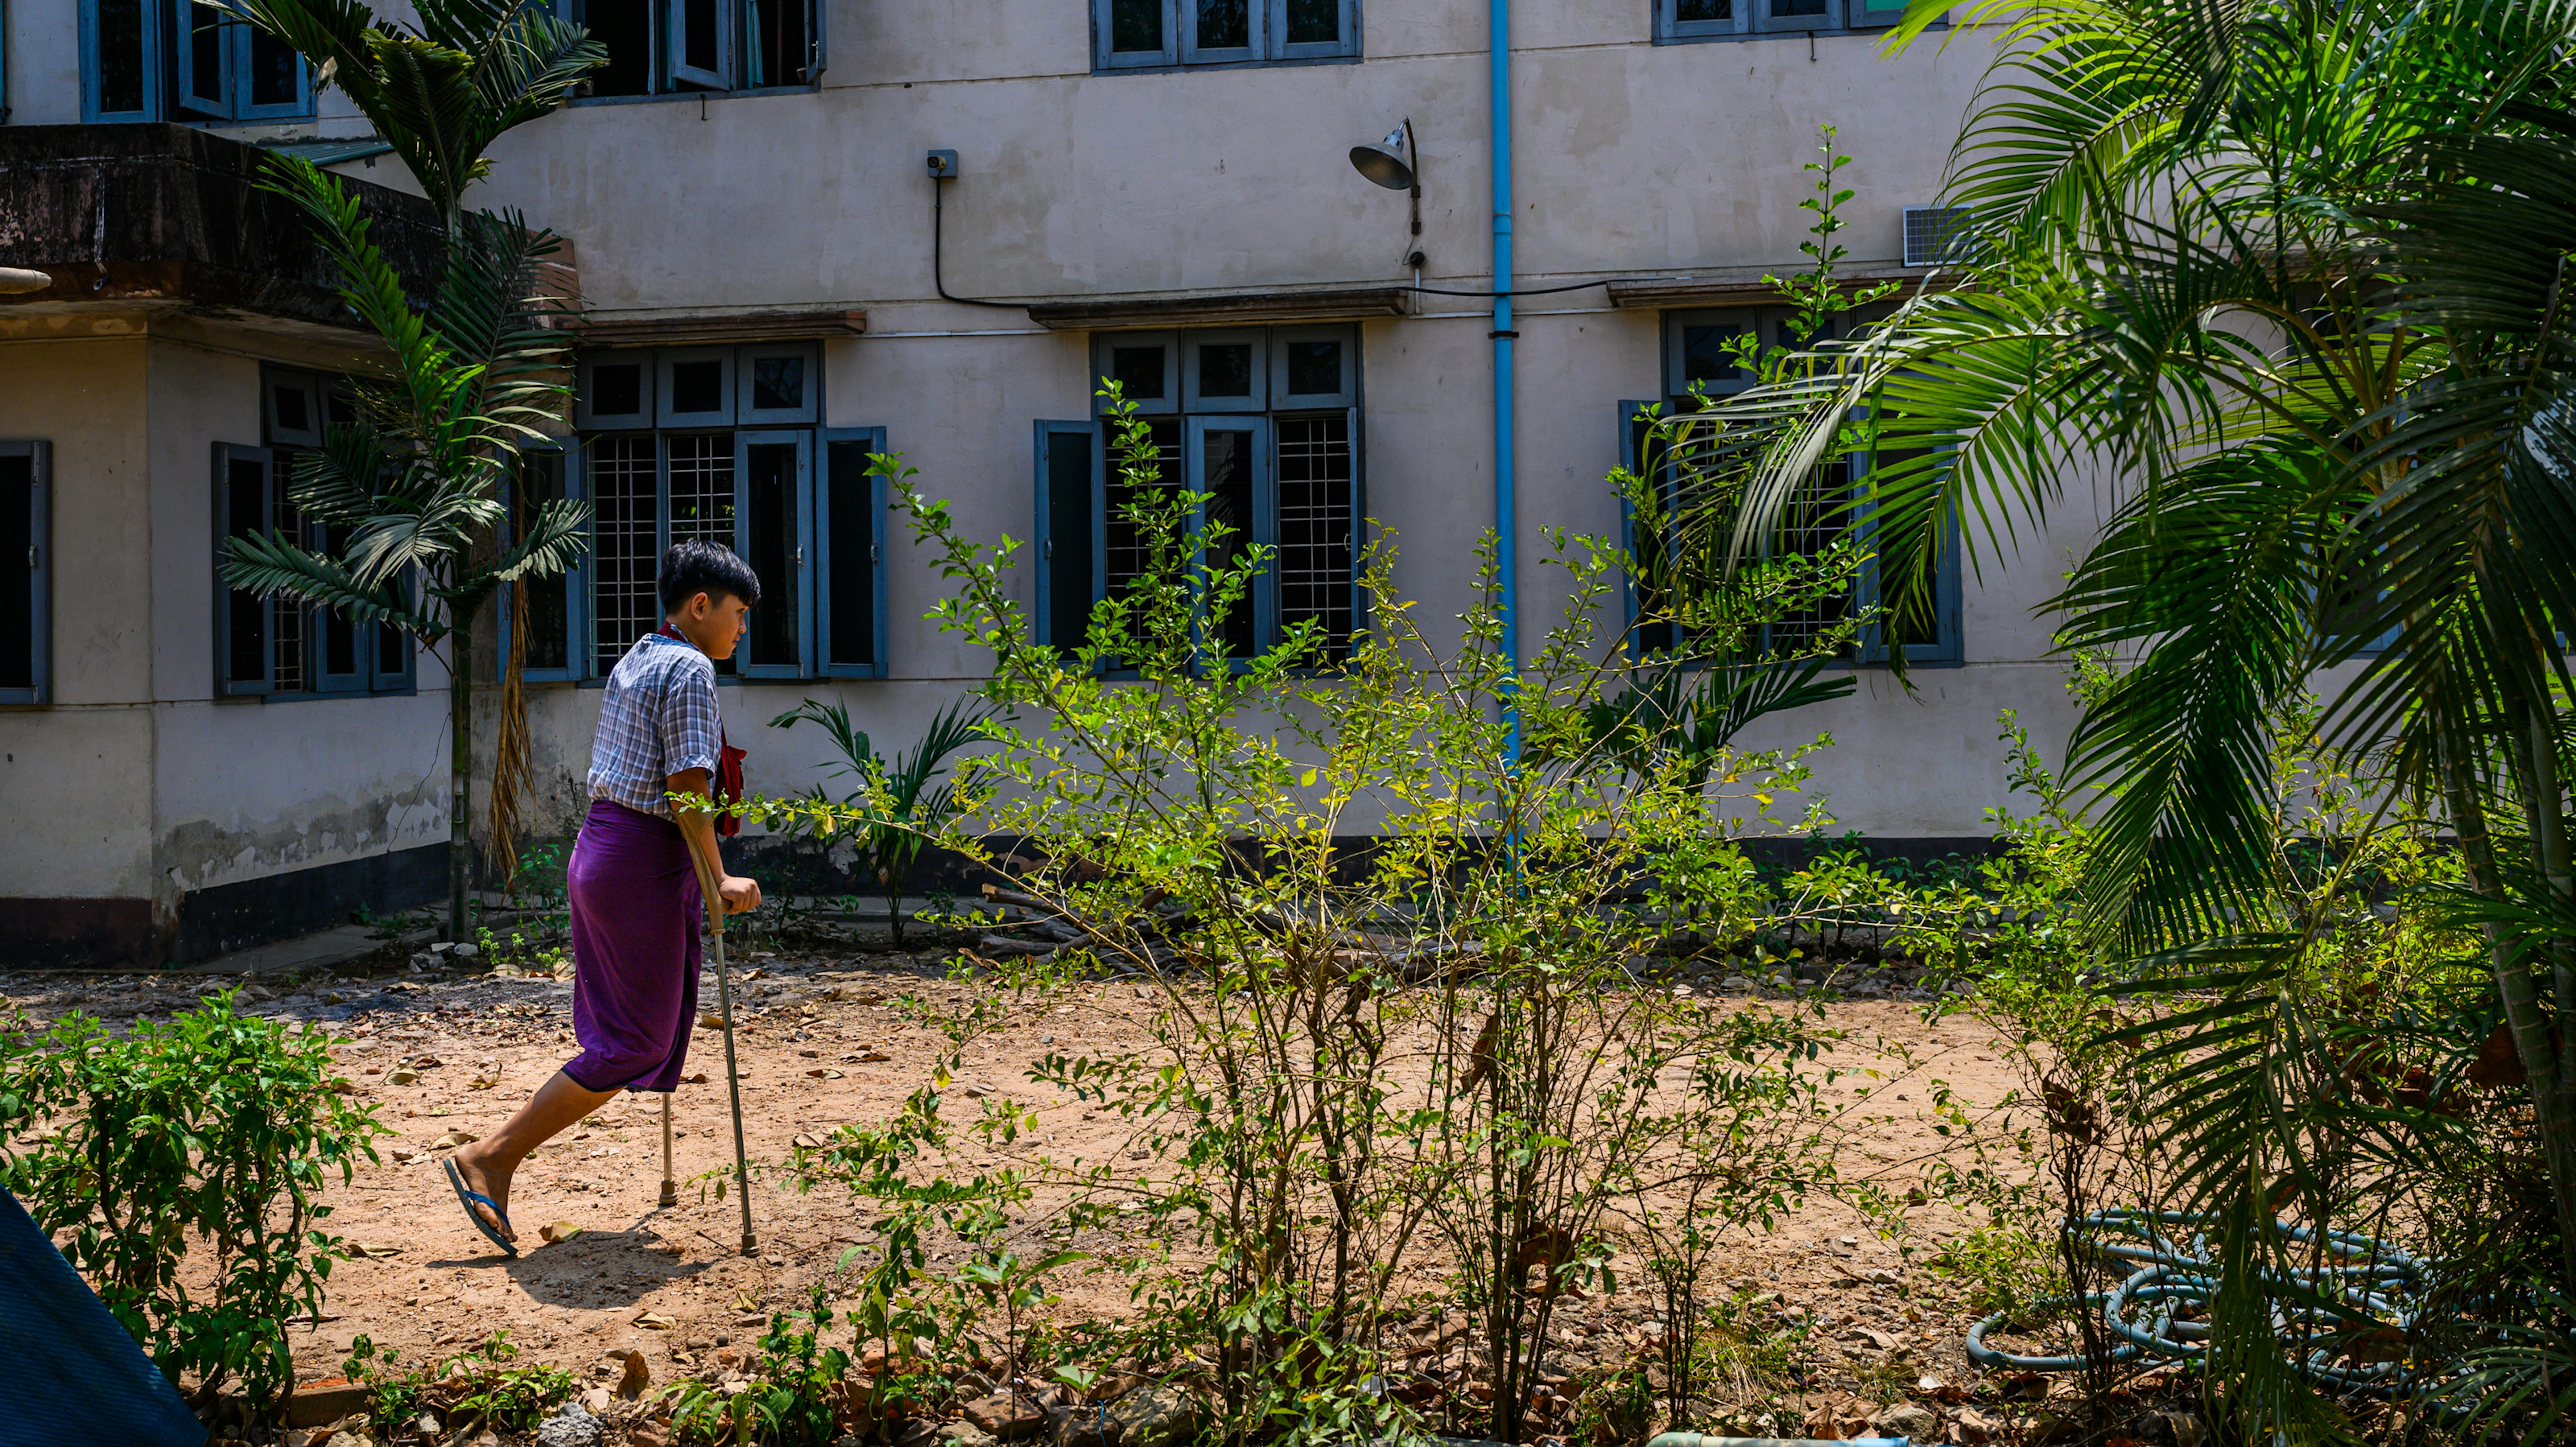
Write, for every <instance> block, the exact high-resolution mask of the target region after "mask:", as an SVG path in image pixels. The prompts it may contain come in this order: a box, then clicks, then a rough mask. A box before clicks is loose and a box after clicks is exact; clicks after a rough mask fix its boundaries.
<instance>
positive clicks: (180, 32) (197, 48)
mask: <svg viewBox="0 0 2576 1447" xmlns="http://www.w3.org/2000/svg"><path fill="white" fill-rule="evenodd" d="M170 23H171V25H172V27H173V28H172V30H171V32H170V42H171V43H170V56H171V80H172V83H171V99H172V100H173V102H175V104H176V106H177V108H178V109H179V110H180V111H181V112H182V113H184V114H186V115H191V116H195V117H197V118H199V119H201V120H215V121H228V120H231V119H233V95H232V79H233V68H234V61H233V58H232V54H233V47H234V45H235V44H236V43H237V42H238V41H239V40H240V38H241V34H242V30H243V26H242V23H241V22H240V21H237V20H234V19H232V18H231V17H230V16H229V15H227V14H226V13H225V12H224V10H223V9H222V8H221V7H220V6H215V5H208V4H204V3H202V0H171V13H170Z"/></svg>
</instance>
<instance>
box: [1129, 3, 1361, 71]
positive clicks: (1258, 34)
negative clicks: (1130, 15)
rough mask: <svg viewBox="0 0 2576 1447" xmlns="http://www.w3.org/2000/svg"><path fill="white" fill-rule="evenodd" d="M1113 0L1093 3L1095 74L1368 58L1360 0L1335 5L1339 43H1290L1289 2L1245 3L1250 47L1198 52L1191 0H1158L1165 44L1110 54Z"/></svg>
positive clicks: (1346, 62) (1354, 61) (1347, 62)
mask: <svg viewBox="0 0 2576 1447" xmlns="http://www.w3.org/2000/svg"><path fill="white" fill-rule="evenodd" d="M1116 3H1117V0H1092V3H1091V69H1092V73H1093V74H1095V75H1107V74H1115V73H1122V72H1123V73H1129V74H1133V73H1136V72H1140V71H1142V72H1153V71H1171V70H1228V69H1243V68H1247V67H1252V66H1271V65H1356V64H1358V63H1359V62H1360V61H1362V60H1363V59H1365V58H1366V52H1367V47H1366V45H1365V43H1364V37H1363V36H1362V34H1361V24H1362V15H1361V7H1360V0H1333V3H1334V4H1335V5H1336V6H1338V7H1339V20H1340V26H1339V28H1340V30H1341V38H1340V39H1339V40H1336V41H1331V42H1325V41H1311V40H1310V41H1303V42H1299V43H1297V44H1293V45H1292V44H1290V43H1289V41H1288V3H1289V0H1246V10H1247V13H1246V16H1245V22H1246V38H1247V39H1249V40H1250V41H1251V43H1250V44H1249V45H1241V46H1226V47H1223V48H1221V49H1220V48H1212V47H1211V48H1202V47H1200V46H1199V45H1198V43H1197V41H1196V39H1195V38H1194V37H1195V34H1196V27H1197V8H1196V6H1195V5H1193V4H1192V3H1191V0H1159V6H1160V9H1161V11H1162V17H1163V24H1162V32H1163V44H1162V48H1161V49H1159V50H1112V49H1110V48H1109V47H1110V42H1111V38H1112V36H1113V35H1114V34H1115V30H1114V25H1115V16H1114V14H1113V13H1112V11H1113V7H1114V6H1115V5H1116Z"/></svg>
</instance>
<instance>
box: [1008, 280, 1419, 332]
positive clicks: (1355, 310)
mask: <svg viewBox="0 0 2576 1447" xmlns="http://www.w3.org/2000/svg"><path fill="white" fill-rule="evenodd" d="M1410 295H1412V293H1411V291H1410V290H1409V289H1407V288H1405V287H1401V286H1370V287H1340V288H1336V289H1334V290H1330V291H1259V292H1221V293H1216V294H1211V295H1202V296H1129V297H1103V298H1100V299H1098V300H1096V301H1048V302H1032V303H1030V305H1029V320H1030V321H1033V322H1036V323H1037V324H1038V325H1039V326H1042V327H1045V328H1048V329H1049V330H1051V331H1060V332H1088V331H1114V330H1121V329H1126V330H1133V329H1135V328H1139V327H1204V326H1219V325H1224V324H1226V323H1233V324H1235V325H1239V326H1254V325H1257V324H1260V323H1264V322H1336V321H1353V320H1356V319H1359V318H1362V317H1400V316H1403V315H1404V314H1405V311H1406V300H1405V299H1406V298H1407V297H1409V296H1410Z"/></svg>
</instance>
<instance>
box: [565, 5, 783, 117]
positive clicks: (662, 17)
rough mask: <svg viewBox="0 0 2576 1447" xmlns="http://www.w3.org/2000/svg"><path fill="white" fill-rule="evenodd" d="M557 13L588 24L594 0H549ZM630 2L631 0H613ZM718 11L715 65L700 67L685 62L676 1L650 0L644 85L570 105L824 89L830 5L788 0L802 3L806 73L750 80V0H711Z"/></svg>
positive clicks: (578, 98)
mask: <svg viewBox="0 0 2576 1447" xmlns="http://www.w3.org/2000/svg"><path fill="white" fill-rule="evenodd" d="M547 3H551V4H552V6H553V7H554V9H555V11H556V12H557V13H558V14H561V15H564V16H567V17H568V18H570V19H572V20H574V21H575V22H576V23H579V24H583V25H585V26H586V25H588V23H589V10H590V5H591V3H592V0H547ZM617 3H632V0H617ZM710 3H712V4H714V5H715V7H716V10H717V15H716V47H717V51H718V55H717V67H718V68H717V69H716V70H714V71H706V70H701V69H699V68H697V67H693V66H683V65H682V63H681V61H680V55H681V53H682V47H681V44H680V34H679V27H680V26H681V25H683V24H684V23H685V21H686V15H685V12H684V9H683V6H682V4H680V3H674V0H649V10H650V14H649V15H648V16H647V18H646V21H645V24H644V27H643V32H644V36H645V41H646V45H647V46H648V52H647V54H646V55H645V56H644V84H645V85H646V87H647V89H646V90H645V91H644V92H643V93H641V94H638V95H587V94H584V95H575V96H573V97H572V98H571V101H570V104H573V105H627V104H630V103H633V102H637V101H672V100H686V99H688V98H690V97H692V96H735V95H795V94H798V93H800V92H812V91H818V90H820V89H822V84H823V73H824V71H825V69H826V68H827V67H828V65H829V63H830V52H829V48H828V41H829V38H830V37H829V33H828V32H829V20H830V14H831V8H832V7H831V6H830V5H829V4H828V3H825V0H786V3H793V4H800V5H802V6H803V8H804V11H805V35H806V42H805V45H806V56H807V63H806V65H805V66H804V71H805V78H804V79H803V80H790V81H763V82H760V83H754V82H753V80H752V78H751V68H752V66H753V64H754V58H755V57H754V52H753V50H752V46H751V27H752V24H753V10H752V6H753V3H754V0H710Z"/></svg>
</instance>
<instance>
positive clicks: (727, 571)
mask: <svg viewBox="0 0 2576 1447" xmlns="http://www.w3.org/2000/svg"><path fill="white" fill-rule="evenodd" d="M655 587H656V590H657V591H658V592H660V593H661V595H662V612H663V613H664V614H665V615H668V614H672V613H677V612H679V611H680V608H681V606H682V605H683V604H685V603H687V602H688V601H689V600H690V599H691V598H694V597H696V596H698V595H699V594H700V593H705V594H709V595H710V596H712V597H713V598H715V599H717V600H718V601H722V600H723V598H724V597H725V596H726V595H727V594H731V595H732V596H734V597H736V598H740V599H741V600H742V601H743V603H744V605H745V606H747V607H754V608H756V607H759V606H760V575H759V574H758V573H755V572H753V571H752V570H751V564H749V563H746V562H744V561H743V560H742V559H741V558H739V557H737V556H735V554H734V550H733V549H731V548H728V547H726V546H725V545H724V544H722V543H711V542H708V541H707V540H706V539H704V538H691V539H689V540H688V541H687V542H684V543H673V544H671V546H670V547H669V548H668V549H666V550H665V551H664V552H663V554H662V576H661V578H660V579H659V581H658V582H657V583H656V585H655Z"/></svg>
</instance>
